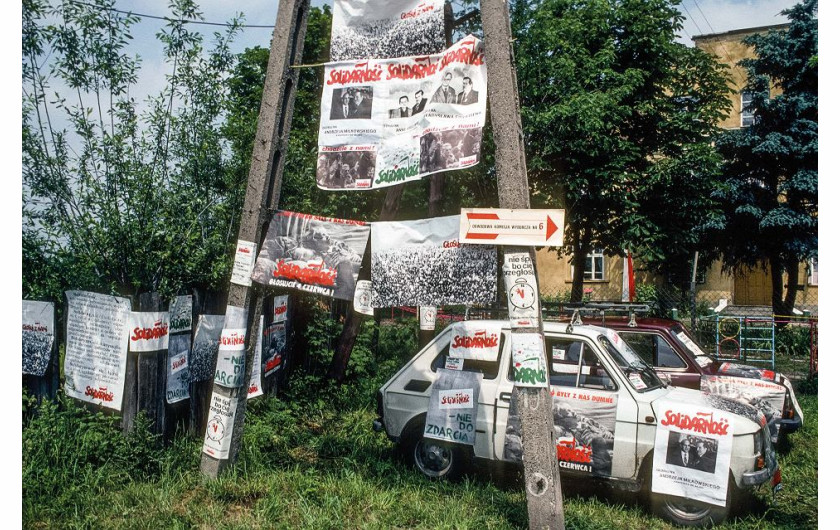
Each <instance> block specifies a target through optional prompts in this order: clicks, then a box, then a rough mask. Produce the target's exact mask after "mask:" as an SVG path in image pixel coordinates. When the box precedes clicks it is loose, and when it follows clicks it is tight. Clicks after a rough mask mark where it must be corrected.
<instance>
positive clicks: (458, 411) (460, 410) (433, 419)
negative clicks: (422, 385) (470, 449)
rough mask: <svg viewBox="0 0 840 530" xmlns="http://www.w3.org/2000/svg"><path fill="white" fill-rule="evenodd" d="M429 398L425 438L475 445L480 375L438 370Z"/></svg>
mask: <svg viewBox="0 0 840 530" xmlns="http://www.w3.org/2000/svg"><path fill="white" fill-rule="evenodd" d="M437 374H438V378H437V380H436V381H435V383H434V384H433V385H432V391H431V394H430V395H429V412H428V413H427V414H426V425H425V430H424V431H423V436H424V437H425V438H432V439H436V440H445V441H447V442H454V443H460V444H466V445H473V444H475V417H476V414H477V413H478V393H479V391H480V389H481V374H480V373H478V372H458V371H453V370H446V369H440V370H438V371H437Z"/></svg>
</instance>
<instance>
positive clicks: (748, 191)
mask: <svg viewBox="0 0 840 530" xmlns="http://www.w3.org/2000/svg"><path fill="white" fill-rule="evenodd" d="M783 14H785V15H787V17H788V19H789V20H790V25H789V27H788V28H787V29H786V30H783V31H770V32H768V33H764V34H755V35H751V36H749V37H747V38H746V39H744V43H745V44H747V45H749V46H751V47H752V48H753V49H754V50H755V56H756V57H755V58H754V59H745V60H743V61H741V62H740V63H739V65H741V66H742V67H744V69H745V70H746V71H747V85H746V87H745V90H746V91H748V92H750V93H752V96H753V99H752V105H751V110H752V111H753V115H754V117H755V123H754V124H753V125H752V126H750V127H747V128H742V129H739V130H733V131H726V132H724V133H723V134H722V135H721V137H720V138H719V140H718V148H719V149H720V152H721V153H722V154H723V156H724V157H725V158H726V164H725V166H724V168H723V175H724V181H723V186H722V187H721V189H720V191H719V192H718V193H717V198H719V199H720V200H721V201H722V202H723V204H724V209H723V215H722V216H721V217H720V218H719V219H718V223H717V225H716V226H715V228H717V229H718V230H717V236H718V238H717V243H718V246H717V248H718V250H719V252H720V255H721V257H722V259H723V262H724V265H725V266H727V267H728V268H730V269H732V270H736V269H738V268H741V269H743V268H746V269H751V268H754V267H757V266H762V265H763V264H768V265H769V267H770V277H771V280H772V285H773V313H774V314H777V315H790V314H792V312H793V306H794V302H795V301H796V292H797V290H798V287H799V285H801V280H800V277H799V267H800V264H801V263H802V261H803V260H805V259H807V258H810V257H814V256H815V255H816V252H817V18H816V15H817V0H805V1H804V2H802V3H801V4H797V5H796V6H794V7H793V8H791V9H789V10H785V11H783ZM748 110H749V109H748ZM785 274H786V275H787V284H786V285H785Z"/></svg>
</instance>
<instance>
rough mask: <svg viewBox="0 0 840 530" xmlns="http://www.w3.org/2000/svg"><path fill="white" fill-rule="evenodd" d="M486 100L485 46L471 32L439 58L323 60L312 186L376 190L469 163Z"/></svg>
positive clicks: (478, 146)
mask: <svg viewBox="0 0 840 530" xmlns="http://www.w3.org/2000/svg"><path fill="white" fill-rule="evenodd" d="M486 101H487V68H486V65H485V62H484V45H483V43H482V42H481V41H480V40H479V39H477V38H475V37H473V36H472V35H470V36H468V37H465V38H464V39H462V40H461V41H459V42H458V43H456V44H454V45H452V46H451V47H449V48H448V49H447V50H446V51H445V52H444V53H442V54H437V55H431V56H423V57H401V58H397V59H376V60H364V61H344V62H334V63H327V64H326V65H325V66H324V88H323V92H322V93H321V128H320V131H319V134H318V160H317V164H316V168H315V180H316V183H317V184H318V187H319V188H322V189H328V190H351V189H371V188H381V187H384V186H393V185H396V184H402V183H403V182H408V181H411V180H417V179H420V178H422V177H424V176H426V175H431V174H433V173H439V172H441V171H450V170H454V169H463V168H467V167H470V166H474V165H476V164H477V163H478V162H479V158H480V157H479V154H480V151H481V136H482V129H483V127H484V120H485V108H486V106H487V105H486ZM456 238H457V237H456Z"/></svg>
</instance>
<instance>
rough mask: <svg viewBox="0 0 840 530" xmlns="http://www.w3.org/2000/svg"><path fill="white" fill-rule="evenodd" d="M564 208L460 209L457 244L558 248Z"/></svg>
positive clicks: (561, 232)
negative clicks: (459, 228) (459, 227)
mask: <svg viewBox="0 0 840 530" xmlns="http://www.w3.org/2000/svg"><path fill="white" fill-rule="evenodd" d="M564 218H565V211H564V210H526V209H518V210H511V209H504V208H461V230H460V233H459V236H458V241H459V242H460V243H473V244H477V245H520V246H538V247H545V246H548V247H559V246H561V245H563V221H564Z"/></svg>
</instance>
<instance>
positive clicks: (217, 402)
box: [203, 392, 239, 460]
mask: <svg viewBox="0 0 840 530" xmlns="http://www.w3.org/2000/svg"><path fill="white" fill-rule="evenodd" d="M238 402H239V400H238V399H237V398H235V397H230V398H227V397H224V396H221V395H219V394H217V393H216V392H213V396H212V397H211V398H210V412H209V413H208V418H209V419H208V421H207V432H206V433H205V434H204V448H203V451H204V454H206V455H209V456H212V457H213V458H216V459H218V460H227V458H228V452H229V451H230V440H231V437H232V436H233V416H234V414H235V412H236V405H237V404H238Z"/></svg>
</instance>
